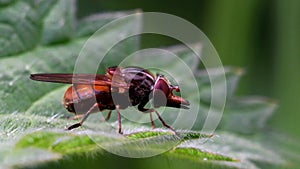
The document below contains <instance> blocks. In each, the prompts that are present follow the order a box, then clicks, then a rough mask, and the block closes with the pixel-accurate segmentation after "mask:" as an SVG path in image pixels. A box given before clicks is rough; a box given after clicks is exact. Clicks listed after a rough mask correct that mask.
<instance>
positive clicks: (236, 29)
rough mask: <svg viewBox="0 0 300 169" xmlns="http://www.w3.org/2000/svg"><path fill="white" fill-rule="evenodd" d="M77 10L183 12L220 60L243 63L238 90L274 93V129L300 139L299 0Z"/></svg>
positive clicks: (88, 5)
mask: <svg viewBox="0 0 300 169" xmlns="http://www.w3.org/2000/svg"><path fill="white" fill-rule="evenodd" d="M77 4H78V9H77V10H78V11H77V15H78V17H79V18H82V17H84V16H87V15H91V14H93V13H98V12H108V11H120V10H132V9H142V10H143V11H145V12H164V13H169V14H173V15H176V16H179V17H182V18H184V19H186V20H188V21H190V22H191V23H193V24H195V25H196V26H197V27H198V28H200V29H201V30H202V31H203V32H204V33H205V34H206V35H207V36H208V38H209V39H210V40H211V41H212V43H213V45H214V46H215V48H216V49H217V51H218V52H219V55H220V58H221V60H222V62H223V65H226V66H237V67H243V68H245V70H246V75H245V76H244V77H243V78H242V80H241V85H240V86H239V88H238V93H237V94H238V95H263V96H267V97H270V98H274V99H275V100H276V101H277V102H278V104H279V108H278V111H276V113H275V114H274V115H273V116H272V118H271V119H270V120H269V124H270V126H272V127H273V128H275V129H277V130H279V131H283V132H284V133H288V134H291V135H293V136H294V137H298V138H300V135H299V130H300V126H299V122H298V121H299V119H300V111H299V110H300V109H299V106H300V101H299V100H300V99H299V97H300V76H299V73H300V1H299V0H285V1H283V0H274V1H261V0H246V1H241V0H226V1H225V0H223V1H221V0H202V1H200V0H198V1H177V0H164V1H159V0H152V1H146V0H131V1H122V0H114V1H98V0H89V1H85V0H79V1H78V2H77ZM142 40H143V41H142V44H143V46H142V47H150V46H166V45H171V44H173V43H177V42H174V41H172V40H170V39H168V38H162V39H160V40H157V39H155V38H150V37H148V38H147V37H146V38H143V39H142Z"/></svg>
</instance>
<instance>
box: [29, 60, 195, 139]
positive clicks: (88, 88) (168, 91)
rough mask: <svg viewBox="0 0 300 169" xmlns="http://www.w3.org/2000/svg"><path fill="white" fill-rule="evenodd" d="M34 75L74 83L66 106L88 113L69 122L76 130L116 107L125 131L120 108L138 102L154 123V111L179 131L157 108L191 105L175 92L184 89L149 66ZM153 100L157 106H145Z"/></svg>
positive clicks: (69, 90) (65, 96)
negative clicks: (95, 116)
mask: <svg viewBox="0 0 300 169" xmlns="http://www.w3.org/2000/svg"><path fill="white" fill-rule="evenodd" d="M30 79H32V80H36V81H44V82H54V83H67V84H72V86H70V87H69V88H68V89H67V90H66V92H65V94H64V97H63V104H64V107H65V108H66V109H67V110H68V111H69V112H71V113H74V114H76V113H84V114H83V117H82V119H81V121H80V122H78V123H75V124H73V125H71V126H69V127H68V128H67V129H68V130H72V129H74V128H77V127H80V126H81V125H82V124H83V123H84V121H85V120H86V119H87V118H88V116H89V115H90V114H91V113H95V112H98V111H103V110H109V112H108V114H107V117H106V118H105V120H106V121H108V120H109V118H110V116H111V113H112V110H116V111H117V113H118V125H119V126H118V129H119V133H120V134H122V126H121V114H120V109H125V108H127V107H129V106H137V108H138V110H139V111H141V112H143V113H149V114H150V120H151V124H152V127H153V128H155V123H154V121H153V117H152V113H153V112H154V113H155V114H156V115H157V117H158V119H159V120H160V121H161V122H162V124H163V125H164V126H165V127H167V128H169V129H171V130H172V131H174V132H175V130H174V129H173V128H172V127H171V126H170V125H168V124H167V123H166V122H165V121H164V120H163V118H162V117H161V116H160V115H159V113H158V112H157V111H156V110H155V108H158V107H161V106H167V107H174V108H183V109H189V107H188V106H189V105H190V104H189V102H188V101H187V100H185V99H183V98H182V97H179V96H177V95H174V94H173V91H174V90H175V91H176V92H180V89H179V87H178V86H174V85H172V84H171V83H170V82H169V80H168V79H167V78H166V77H164V76H163V75H160V74H157V75H156V76H155V75H153V74H152V73H151V72H150V71H149V70H147V69H143V68H140V67H124V68H121V67H116V66H114V67H109V68H107V70H106V74H61V73H58V74H55V73H42V74H31V75H30ZM151 99H152V100H153V102H152V103H153V104H152V105H153V108H145V106H146V104H147V103H148V102H149V101H150V100H151Z"/></svg>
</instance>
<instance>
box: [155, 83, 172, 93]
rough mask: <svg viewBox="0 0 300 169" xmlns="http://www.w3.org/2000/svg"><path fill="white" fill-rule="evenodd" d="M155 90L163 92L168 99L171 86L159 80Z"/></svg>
mask: <svg viewBox="0 0 300 169" xmlns="http://www.w3.org/2000/svg"><path fill="white" fill-rule="evenodd" d="M154 90H161V91H162V92H163V93H164V94H165V96H166V97H168V96H169V94H170V93H171V90H170V86H169V84H168V83H167V82H166V81H165V80H164V79H158V81H157V82H156V83H155V86H154Z"/></svg>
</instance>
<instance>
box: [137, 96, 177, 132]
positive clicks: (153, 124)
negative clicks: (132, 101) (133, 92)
mask: <svg viewBox="0 0 300 169" xmlns="http://www.w3.org/2000/svg"><path fill="white" fill-rule="evenodd" d="M147 102H148V101H147ZM147 102H146V103H145V102H142V103H141V104H139V105H138V110H139V111H141V112H143V113H150V120H151V124H152V128H153V129H154V128H155V127H156V126H155V123H154V121H153V118H152V112H155V114H156V115H157V117H158V119H159V120H160V121H161V123H162V124H163V125H164V126H165V127H167V128H169V129H170V130H172V131H173V132H174V133H175V134H176V131H175V130H174V129H173V127H171V126H170V125H168V124H167V123H166V122H165V121H164V119H163V118H162V117H161V116H160V115H159V113H158V112H157V111H156V110H155V109H146V108H144V106H145V105H146V104H147Z"/></svg>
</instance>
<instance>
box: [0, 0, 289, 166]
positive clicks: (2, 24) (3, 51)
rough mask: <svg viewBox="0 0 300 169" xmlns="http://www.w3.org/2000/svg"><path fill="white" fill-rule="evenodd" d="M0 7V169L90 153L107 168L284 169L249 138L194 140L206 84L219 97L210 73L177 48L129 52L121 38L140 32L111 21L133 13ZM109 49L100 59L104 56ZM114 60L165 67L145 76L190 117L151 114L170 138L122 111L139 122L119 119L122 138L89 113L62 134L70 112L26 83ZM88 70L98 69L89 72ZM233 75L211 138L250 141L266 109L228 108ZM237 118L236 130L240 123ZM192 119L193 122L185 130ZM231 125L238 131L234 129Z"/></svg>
mask: <svg viewBox="0 0 300 169" xmlns="http://www.w3.org/2000/svg"><path fill="white" fill-rule="evenodd" d="M0 5H2V6H1V11H0V44H1V45H0V72H1V73H0V85H1V89H0V100H1V102H0V136H1V137H0V146H1V148H0V167H1V168H13V167H18V168H26V167H29V168H30V167H31V166H34V167H37V168H38V167H43V165H44V164H43V163H45V162H48V163H47V165H50V166H51V165H52V166H55V165H57V163H55V161H56V160H59V163H60V164H62V165H64V164H68V160H69V161H71V162H72V163H74V164H75V163H77V162H78V163H81V162H84V161H85V160H87V159H89V157H88V156H83V157H82V156H80V155H82V154H83V155H94V154H95V157H94V159H97V160H99V159H100V160H102V161H101V162H102V163H103V162H105V161H106V158H108V160H107V161H110V160H113V159H115V158H116V157H115V156H113V155H112V154H111V153H115V154H118V155H123V156H125V157H149V156H151V155H157V154H160V155H158V156H155V157H152V158H147V159H145V160H146V161H147V163H145V164H143V165H144V166H147V165H149V166H154V165H156V164H151V162H153V161H155V162H161V161H163V160H165V159H167V160H173V161H174V163H173V162H172V164H171V165H174V168H180V167H183V166H184V165H183V164H185V163H186V164H190V166H196V167H197V168H198V167H199V166H200V167H204V168H234V167H253V168H254V167H257V166H258V165H257V163H259V164H271V165H279V164H283V163H284V161H283V160H280V156H279V155H277V154H276V153H275V152H273V151H271V150H270V149H267V148H265V147H264V146H263V145H261V144H260V143H259V142H257V141H256V140H253V142H250V141H249V140H248V139H247V138H243V137H241V136H238V135H235V134H232V133H227V132H220V133H219V134H218V137H216V136H215V137H213V135H212V134H210V133H209V134H205V133H201V131H200V130H201V128H202V126H203V124H204V119H206V118H207V116H208V111H209V106H210V104H211V103H210V100H211V92H212V91H211V82H212V81H214V82H217V84H219V86H218V85H217V86H216V88H215V89H216V90H215V92H217V94H219V95H221V94H223V92H224V91H222V90H221V89H223V88H222V86H221V84H222V83H221V82H220V79H221V78H220V77H221V76H222V74H221V71H220V68H211V70H214V71H212V72H214V73H213V74H211V76H210V77H209V76H208V75H207V70H205V71H199V70H198V66H199V64H200V60H199V58H198V57H197V56H196V55H195V54H194V52H192V51H191V50H190V49H189V48H187V47H186V46H183V45H179V46H173V47H169V48H162V49H160V50H159V49H154V50H150V49H145V50H142V51H139V53H133V52H135V51H137V50H138V49H139V39H138V37H130V38H127V39H125V40H123V39H122V38H124V37H127V36H131V35H133V34H138V33H140V31H141V30H140V28H141V26H142V18H141V17H139V16H136V17H131V18H130V19H127V20H120V21H118V22H111V21H115V19H117V18H120V17H123V16H126V15H128V14H132V13H134V12H140V11H129V12H117V13H105V14H95V15H93V16H90V17H87V18H83V19H82V20H77V19H76V17H75V11H76V10H75V8H76V7H75V1H73V0H61V1H58V0H49V1H46V0H43V1H32V0H25V1H21V0H15V1H0ZM107 24H108V26H107ZM99 29H100V31H97V30H99ZM91 35H93V36H91ZM90 36H91V37H90ZM116 39H117V40H122V41H121V43H118V44H115V40H116ZM111 46H113V47H112V48H111V50H110V51H107V50H106V48H110V47H111ZM193 47H195V49H199V50H200V49H201V43H196V44H193ZM164 51H169V52H171V53H173V54H175V55H176V57H173V55H172V54H170V53H168V52H164ZM106 52H107V53H106ZM104 53H106V55H105V58H104V59H103V60H102V62H101V64H100V65H98V63H97V61H98V60H99V59H101V58H99V55H100V54H104ZM199 53H200V52H199ZM78 56H85V58H84V59H83V60H80V65H84V66H83V67H74V65H75V64H76V63H78V62H76V61H78V59H80V58H78ZM127 56H128V57H127ZM141 60H142V61H141ZM121 62H122V64H124V65H125V66H128V65H132V66H141V67H149V65H150V64H153V65H155V66H156V67H161V68H165V69H162V70H167V71H166V72H161V71H160V70H151V71H153V72H155V73H163V74H165V75H166V76H167V77H170V81H171V82H172V83H176V84H178V85H179V86H180V87H181V93H180V94H181V95H182V97H184V98H187V99H188V100H189V101H190V103H191V106H190V110H182V112H179V109H171V108H166V109H164V108H160V109H158V111H159V112H162V111H163V113H162V117H163V119H165V121H166V122H167V123H168V124H171V126H173V127H174V128H176V129H178V130H176V134H175V133H174V132H171V131H170V130H167V129H162V128H161V127H162V125H161V123H160V121H159V120H158V119H156V120H155V123H156V124H157V126H158V129H155V130H151V129H150V126H151V125H150V124H149V123H148V124H141V123H146V122H149V116H148V115H146V114H143V113H137V112H136V110H135V109H130V108H129V109H126V110H122V115H123V116H125V117H126V118H128V119H129V120H133V121H137V122H140V123H132V122H129V120H124V121H122V124H123V129H124V135H120V134H118V133H117V130H116V128H117V127H116V126H117V125H116V124H117V122H113V121H114V120H116V114H114V115H112V116H113V117H112V120H111V121H109V122H108V124H109V125H107V123H105V122H103V121H101V119H103V116H102V114H101V113H98V114H93V115H91V116H90V118H89V119H88V120H87V122H86V123H84V125H83V126H82V127H81V128H80V129H77V130H75V131H65V130H64V128H65V127H66V126H68V125H70V124H73V123H74V121H73V120H71V119H70V118H69V117H70V116H71V114H69V113H67V111H66V110H65V109H64V108H63V106H62V105H61V98H62V96H63V93H64V91H65V90H66V88H67V86H66V85H62V84H53V83H41V82H35V81H31V80H30V79H29V75H30V74H31V73H36V72H46V73H72V72H74V71H79V72H83V73H96V72H98V73H104V70H105V69H104V68H106V67H109V66H113V65H118V64H119V63H121ZM122 64H121V65H122ZM80 65H79V66H80ZM186 65H188V66H186ZM77 66H78V65H77ZM95 66H99V67H98V69H97V71H96V72H95V70H94V69H93V68H95ZM186 68H188V69H186ZM186 70H189V71H186ZM242 72H243V71H242V69H240V68H225V75H226V78H227V82H226V84H227V92H228V93H229V95H228V105H227V109H226V110H227V111H226V113H225V114H224V120H223V121H222V125H221V127H220V130H224V129H226V130H231V131H233V132H242V133H249V134H253V133H255V132H258V131H259V130H261V129H262V128H264V126H265V122H266V120H267V119H268V117H269V115H270V114H271V112H272V111H273V110H274V106H273V104H268V103H269V102H268V101H266V100H263V99H262V100H260V99H255V101H253V100H251V99H250V100H249V99H246V100H237V98H236V97H234V91H235V88H236V86H237V85H238V81H239V79H240V77H241V75H242ZM173 77H174V78H176V79H174V78H173ZM194 77H196V79H194ZM198 89H199V94H200V96H201V97H200V98H199V97H198V93H197V92H196V91H198ZM199 107H200V109H198V108H199ZM98 116H100V117H98ZM130 118H132V119H130ZM124 119H125V118H124ZM177 119H180V120H177ZM241 119H246V120H245V121H246V122H245V123H244V122H243V123H240V121H241ZM236 120H239V122H237V121H236ZM193 121H195V124H193V123H191V122H193ZM236 126H240V128H238V129H236ZM179 128H182V129H185V130H179ZM191 129H193V130H195V131H192V130H191ZM244 137H245V136H244ZM218 138H221V140H220V139H218ZM105 150H106V151H105ZM107 151H108V152H110V153H108V152H107ZM118 158H119V159H120V158H121V157H118ZM153 158H154V159H153ZM72 159H74V160H72ZM103 159H104V160H103ZM78 160H79V161H78ZM97 160H94V161H97ZM127 160H128V159H127ZM148 160H149V161H148ZM49 161H50V162H49ZM134 162H136V161H134ZM96 166H97V165H96ZM66 167H68V166H66ZM185 167H186V166H185ZM156 168H158V167H157V166H156Z"/></svg>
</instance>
